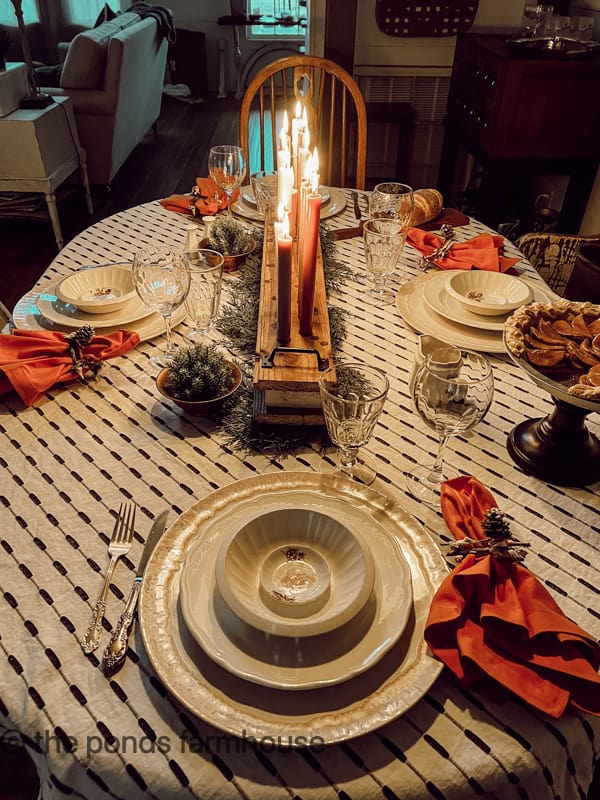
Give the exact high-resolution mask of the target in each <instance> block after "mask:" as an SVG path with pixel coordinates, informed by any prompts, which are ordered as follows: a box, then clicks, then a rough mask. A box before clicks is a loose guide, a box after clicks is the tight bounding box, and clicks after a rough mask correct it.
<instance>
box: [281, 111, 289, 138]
mask: <svg viewBox="0 0 600 800" xmlns="http://www.w3.org/2000/svg"><path fill="white" fill-rule="evenodd" d="M289 129H290V121H289V119H288V113H287V108H285V109H284V110H283V127H282V129H281V130H282V131H285V133H287V132H288V131H289Z"/></svg>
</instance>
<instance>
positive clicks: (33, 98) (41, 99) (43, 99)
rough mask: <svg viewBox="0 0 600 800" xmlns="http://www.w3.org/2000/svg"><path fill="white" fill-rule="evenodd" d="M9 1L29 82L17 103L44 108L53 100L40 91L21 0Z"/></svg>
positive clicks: (24, 106) (22, 106)
mask: <svg viewBox="0 0 600 800" xmlns="http://www.w3.org/2000/svg"><path fill="white" fill-rule="evenodd" d="M11 3H12V4H13V7H14V9H15V16H16V18H17V24H18V26H19V34H20V36H21V46H22V48H23V57H24V59H25V64H26V65H27V82H28V83H29V94H28V95H27V96H26V97H24V98H23V99H22V100H21V102H20V103H19V105H20V107H21V108H45V107H46V106H49V105H50V104H51V103H53V102H54V101H53V99H52V98H51V97H50V95H48V94H43V93H42V92H41V91H40V85H39V83H38V79H37V75H36V74H35V69H34V67H33V59H32V58H31V50H30V48H29V39H28V38H27V29H26V28H25V21H24V19H23V10H22V7H21V6H22V4H23V0H11Z"/></svg>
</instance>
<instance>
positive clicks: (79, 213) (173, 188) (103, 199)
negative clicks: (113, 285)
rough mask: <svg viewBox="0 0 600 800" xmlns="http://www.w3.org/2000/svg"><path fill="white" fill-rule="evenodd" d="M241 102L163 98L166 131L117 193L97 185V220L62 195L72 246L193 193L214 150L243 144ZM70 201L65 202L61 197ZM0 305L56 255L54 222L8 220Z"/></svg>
mask: <svg viewBox="0 0 600 800" xmlns="http://www.w3.org/2000/svg"><path fill="white" fill-rule="evenodd" d="M238 113H239V101H238V100H235V99H234V98H225V99H223V100H218V99H216V98H209V99H208V100H207V102H206V103H198V104H188V103H185V102H182V101H181V100H177V99H174V98H172V97H168V96H163V104H162V109H161V114H160V117H159V120H158V133H157V134H156V135H155V134H154V133H153V132H152V131H150V132H149V133H148V134H147V135H146V137H145V138H144V140H143V141H142V142H141V143H140V144H139V145H138V146H137V147H136V148H135V150H134V151H133V152H132V154H131V155H130V156H129V158H128V159H127V161H126V162H125V164H124V165H123V167H122V168H121V169H120V170H119V172H118V173H117V175H116V176H115V178H114V180H113V183H112V184H111V187H110V190H107V188H106V187H101V186H93V187H92V196H93V200H94V214H93V216H90V215H89V214H88V213H87V210H86V207H85V201H84V199H83V195H82V193H81V192H80V191H78V190H77V191H72V188H73V187H70V189H69V190H67V191H63V192H60V190H59V193H58V196H59V217H60V222H61V227H62V231H63V236H64V240H65V243H66V242H68V241H70V240H71V239H72V238H73V237H74V236H76V235H77V234H78V233H79V232H80V231H82V230H83V229H84V228H87V227H88V226H89V225H91V224H93V223H94V222H97V221H98V220H100V219H104V218H105V217H107V216H110V215H111V214H115V213H117V212H118V211H122V210H123V209H125V208H130V207H131V206H135V205H138V204H139V203H145V202H148V201H149V200H156V199H158V198H160V197H167V196H168V195H170V194H173V193H183V192H189V191H190V189H191V188H192V186H193V185H194V181H195V179H196V177H197V176H198V175H206V174H207V166H206V160H207V155H208V150H209V148H210V147H211V146H212V145H213V144H223V143H227V142H232V143H234V142H237V140H238ZM61 195H62V199H61ZM0 241H1V242H2V245H1V247H0V253H1V259H0V264H1V275H2V279H1V280H0V300H2V302H3V303H4V304H5V305H6V306H7V308H8V309H9V310H12V309H13V308H14V305H15V303H16V302H17V300H19V298H20V297H22V296H23V294H24V293H25V292H27V291H28V290H29V289H30V288H31V287H32V286H33V284H34V283H35V282H36V281H37V279H38V278H39V276H40V275H41V274H42V273H43V272H44V270H45V269H46V267H47V266H48V265H49V264H50V262H51V261H52V259H53V258H54V257H55V256H56V253H57V249H56V242H55V241H54V234H53V232H52V226H51V225H50V222H49V221H45V220H44V221H38V220H35V221H32V220H28V219H0Z"/></svg>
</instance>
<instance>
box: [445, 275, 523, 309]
mask: <svg viewBox="0 0 600 800" xmlns="http://www.w3.org/2000/svg"><path fill="white" fill-rule="evenodd" d="M446 291H447V292H448V294H449V295H450V296H451V297H454V299H455V300H458V302H459V303H461V305H463V306H464V308H466V309H467V310H468V311H472V312H473V313H474V314H481V315H482V316H484V317H493V316H499V315H500V314H510V312H511V311H514V310H515V309H516V308H519V306H524V305H526V304H527V303H529V302H530V300H531V298H532V294H533V293H532V290H531V287H530V286H528V285H527V284H526V283H525V282H524V281H522V280H520V279H519V278H516V277H515V276H513V275H507V274H506V273H504V272H489V271H488V270H469V271H466V270H465V271H461V272H456V273H454V274H452V275H449V276H448V280H447V282H446Z"/></svg>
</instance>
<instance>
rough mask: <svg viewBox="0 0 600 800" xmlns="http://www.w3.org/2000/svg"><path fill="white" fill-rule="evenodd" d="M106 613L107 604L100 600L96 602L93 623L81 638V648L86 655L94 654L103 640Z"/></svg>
mask: <svg viewBox="0 0 600 800" xmlns="http://www.w3.org/2000/svg"><path fill="white" fill-rule="evenodd" d="M105 611H106V602H105V601H104V600H103V599H102V598H100V599H98V600H97V601H96V605H95V606H94V610H93V611H92V621H91V622H90V625H89V628H88V629H87V631H86V632H85V633H84V634H83V636H82V637H81V647H82V649H83V652H84V653H93V652H94V650H96V648H97V647H98V645H99V644H100V640H101V639H102V620H103V619H104V612H105Z"/></svg>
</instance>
